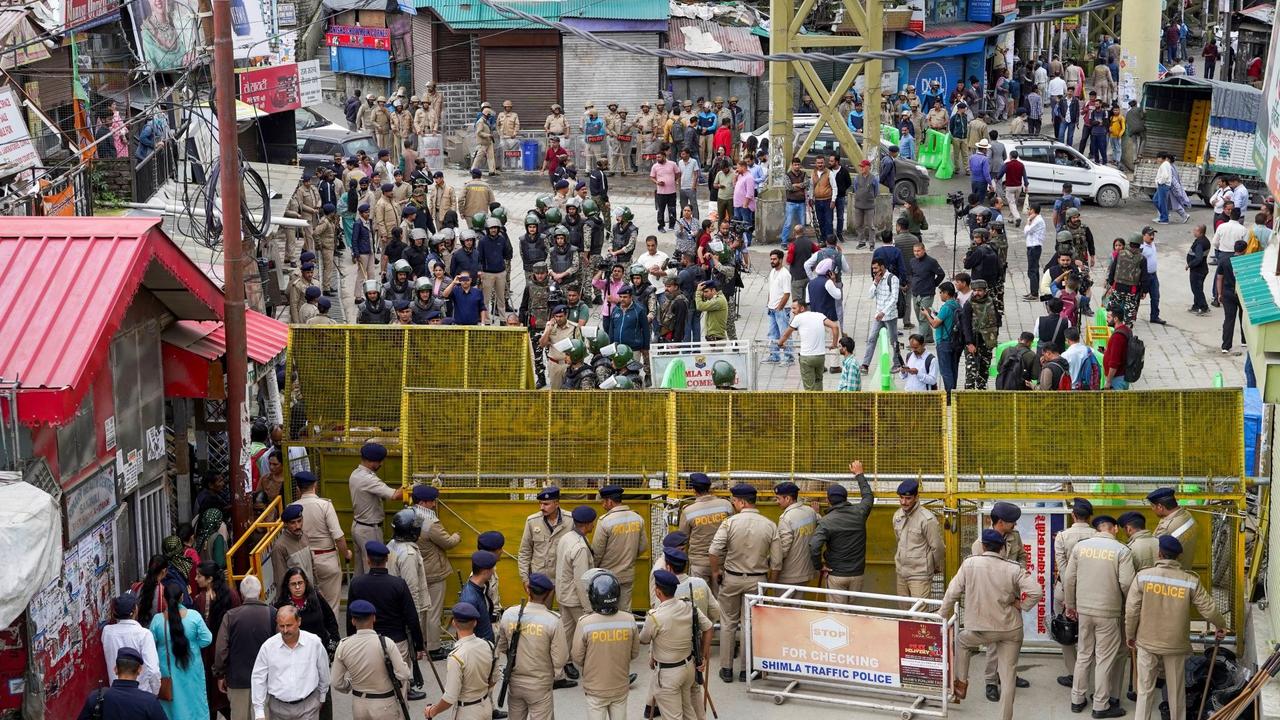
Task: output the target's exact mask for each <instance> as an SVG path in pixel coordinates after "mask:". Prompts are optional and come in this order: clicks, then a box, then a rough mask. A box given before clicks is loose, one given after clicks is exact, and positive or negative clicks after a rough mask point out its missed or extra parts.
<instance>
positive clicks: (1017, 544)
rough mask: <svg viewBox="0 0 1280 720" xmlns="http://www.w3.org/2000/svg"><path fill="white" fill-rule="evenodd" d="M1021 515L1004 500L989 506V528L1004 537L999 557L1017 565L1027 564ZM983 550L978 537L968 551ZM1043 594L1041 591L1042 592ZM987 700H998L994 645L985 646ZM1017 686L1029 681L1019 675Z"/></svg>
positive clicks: (1017, 509)
mask: <svg viewBox="0 0 1280 720" xmlns="http://www.w3.org/2000/svg"><path fill="white" fill-rule="evenodd" d="M1020 517H1022V508H1020V507H1018V506H1017V505H1014V504H1013V503H1008V502H1004V501H1000V502H997V503H996V504H995V505H993V506H992V508H991V514H990V518H991V529H993V530H995V531H996V532H998V533H1000V535H1001V536H1002V537H1003V538H1004V540H1005V542H1004V545H1003V546H1001V548H1000V549H999V550H998V551H997V552H998V553H999V554H1000V557H1002V558H1004V559H1005V560H1008V561H1010V562H1012V563H1013V564H1015V565H1017V566H1018V567H1026V566H1027V551H1026V548H1025V546H1023V544H1022V535H1021V534H1020V533H1019V532H1018V530H1017V527H1018V518H1020ZM983 552H985V549H984V548H983V545H982V538H981V537H979V538H978V539H977V540H974V541H973V547H972V548H971V549H970V553H971V554H973V555H981V554H982V553H983ZM1042 594H1043V593H1042ZM985 679H986V685H987V687H986V693H987V700H990V701H991V702H999V700H1000V685H999V682H1000V679H999V674H998V672H997V660H996V649H995V647H990V648H987V668H986V672H985ZM1016 682H1017V686H1018V687H1020V688H1025V687H1031V683H1030V682H1029V681H1027V680H1025V679H1023V678H1021V677H1018V678H1016Z"/></svg>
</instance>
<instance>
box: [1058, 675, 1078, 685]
mask: <svg viewBox="0 0 1280 720" xmlns="http://www.w3.org/2000/svg"><path fill="white" fill-rule="evenodd" d="M1073 679H1074V678H1072V677H1071V676H1070V675H1059V676H1058V684H1059V685H1061V686H1062V687H1071V681H1072V680H1073Z"/></svg>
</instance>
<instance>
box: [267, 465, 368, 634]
mask: <svg viewBox="0 0 1280 720" xmlns="http://www.w3.org/2000/svg"><path fill="white" fill-rule="evenodd" d="M293 482H294V484H295V485H297V486H298V499H297V501H296V503H295V504H297V505H301V506H302V537H303V538H305V539H306V541H307V547H309V548H311V562H312V565H313V566H314V567H315V573H316V574H315V581H316V589H317V590H318V591H319V592H320V597H322V598H324V601H325V602H327V603H329V607H330V608H332V610H333V614H334V615H335V616H337V615H338V607H339V605H340V604H341V601H342V561H341V560H340V559H339V554H341V556H342V557H344V558H346V559H347V562H350V561H351V550H350V548H348V547H347V538H346V537H345V536H344V535H343V534H342V525H340V524H339V523H338V512H337V511H336V510H334V509H333V501H332V500H330V499H329V498H322V497H320V496H319V495H317V494H316V476H315V474H313V473H311V472H310V471H307V470H304V471H302V472H297V473H294V474H293ZM282 577H283V576H282Z"/></svg>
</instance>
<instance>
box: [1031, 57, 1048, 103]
mask: <svg viewBox="0 0 1280 720" xmlns="http://www.w3.org/2000/svg"><path fill="white" fill-rule="evenodd" d="M1032 76H1033V77H1034V79H1035V81H1036V89H1037V90H1038V91H1039V92H1040V97H1042V98H1043V97H1048V95H1046V94H1045V93H1046V92H1047V88H1048V84H1049V71H1048V70H1047V69H1045V66H1044V65H1040V64H1037V65H1036V70H1035V72H1034V73H1033V74H1032Z"/></svg>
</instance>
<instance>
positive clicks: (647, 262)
mask: <svg viewBox="0 0 1280 720" xmlns="http://www.w3.org/2000/svg"><path fill="white" fill-rule="evenodd" d="M669 259H670V256H669V255H667V254H666V253H664V252H662V251H661V250H659V249H658V238H656V237H653V236H650V237H647V238H645V239H644V252H643V253H641V254H640V256H639V257H637V258H636V262H637V263H639V264H640V267H643V268H644V269H645V272H647V273H649V284H650V285H652V286H653V290H654V292H655V293H657V294H658V295H661V294H663V293H665V292H666V291H667V286H666V278H667V260H669Z"/></svg>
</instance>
